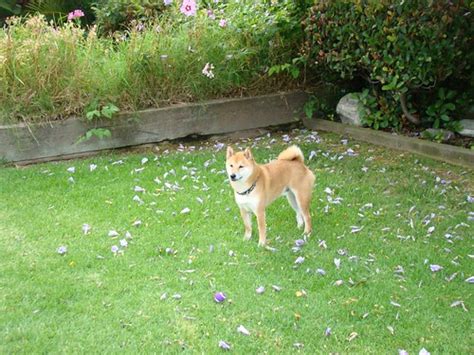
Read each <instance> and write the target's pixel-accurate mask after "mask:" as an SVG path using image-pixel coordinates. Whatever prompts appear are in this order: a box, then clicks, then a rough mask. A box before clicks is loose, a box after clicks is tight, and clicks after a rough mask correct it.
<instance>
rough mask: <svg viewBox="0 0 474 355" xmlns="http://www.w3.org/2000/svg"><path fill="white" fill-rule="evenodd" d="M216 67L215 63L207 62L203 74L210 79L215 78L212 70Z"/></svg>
mask: <svg viewBox="0 0 474 355" xmlns="http://www.w3.org/2000/svg"><path fill="white" fill-rule="evenodd" d="M213 69H214V65H213V64H210V63H206V65H205V66H204V68H203V69H202V74H203V75H205V76H207V77H208V78H209V79H212V78H214V73H213V72H212V70H213Z"/></svg>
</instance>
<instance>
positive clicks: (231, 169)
mask: <svg viewBox="0 0 474 355" xmlns="http://www.w3.org/2000/svg"><path fill="white" fill-rule="evenodd" d="M303 162H304V156H303V153H302V152H301V150H300V149H299V148H298V147H297V146H292V147H290V148H288V149H286V150H284V151H283V152H281V153H280V155H279V156H278V159H277V160H274V161H272V162H270V163H268V164H265V165H260V164H257V163H256V162H255V160H254V159H253V156H252V152H251V151H250V149H248V148H247V149H246V150H245V151H244V152H237V153H234V151H233V149H232V148H231V147H228V148H227V161H226V169H227V174H228V176H229V180H230V184H231V186H232V188H233V189H234V196H235V201H236V202H237V205H238V206H239V208H240V214H241V216H242V220H243V222H244V226H245V234H244V239H246V240H247V239H250V237H251V235H252V226H251V215H250V212H252V213H254V214H255V215H256V216H257V224H258V231H259V245H260V246H263V245H265V244H266V224H265V208H266V207H267V206H268V205H269V204H270V203H272V202H273V201H274V200H275V199H276V198H277V197H279V196H281V195H286V196H287V198H288V201H289V203H290V205H291V207H292V208H293V209H294V210H295V212H296V217H297V222H298V227H302V225H303V222H304V233H305V234H310V233H311V230H312V227H311V216H310V211H309V207H310V203H311V194H312V190H313V185H314V180H315V178H314V174H313V173H312V172H311V170H309V169H308V168H307V167H306V166H305V165H304V163H303ZM233 175H234V178H235V179H236V181H233V180H232V179H231V176H233ZM254 182H256V184H255V188H254V189H253V190H252V192H250V193H249V194H248V195H244V196H242V195H239V194H238V192H241V193H243V192H245V191H247V190H248V189H249V188H250V187H251V186H252V185H253V184H254Z"/></svg>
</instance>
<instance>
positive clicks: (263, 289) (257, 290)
mask: <svg viewBox="0 0 474 355" xmlns="http://www.w3.org/2000/svg"><path fill="white" fill-rule="evenodd" d="M255 292H257V294H259V295H261V294H262V293H264V292H265V287H263V286H260V287H257V289H256V290H255Z"/></svg>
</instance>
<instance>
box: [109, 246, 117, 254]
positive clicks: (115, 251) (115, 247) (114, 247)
mask: <svg viewBox="0 0 474 355" xmlns="http://www.w3.org/2000/svg"><path fill="white" fill-rule="evenodd" d="M110 251H111V252H112V253H114V254H117V253H118V251H119V247H118V246H116V245H112V248H110Z"/></svg>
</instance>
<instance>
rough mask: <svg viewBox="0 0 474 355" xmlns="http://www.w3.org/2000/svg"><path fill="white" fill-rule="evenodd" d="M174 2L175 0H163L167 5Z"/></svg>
mask: <svg viewBox="0 0 474 355" xmlns="http://www.w3.org/2000/svg"><path fill="white" fill-rule="evenodd" d="M172 2H173V0H163V4H165V6H170V5H171V4H172Z"/></svg>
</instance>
